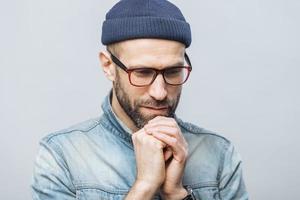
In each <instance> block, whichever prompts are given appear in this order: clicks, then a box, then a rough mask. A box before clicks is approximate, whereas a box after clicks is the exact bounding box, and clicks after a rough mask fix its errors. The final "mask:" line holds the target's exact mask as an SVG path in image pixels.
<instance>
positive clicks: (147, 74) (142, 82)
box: [107, 49, 192, 87]
mask: <svg viewBox="0 0 300 200" xmlns="http://www.w3.org/2000/svg"><path fill="white" fill-rule="evenodd" d="M107 51H108V52H109V53H110V55H111V60H112V61H113V62H114V63H115V64H116V65H117V66H118V67H120V68H121V69H122V70H124V71H125V72H126V73H127V74H128V78H129V82H130V84H131V85H133V86H136V87H145V86H149V85H151V84H152V83H153V82H154V80H155V79H156V77H157V76H158V75H159V74H161V75H162V76H163V78H164V81H165V83H167V84H169V85H173V86H178V85H182V84H184V83H185V82H186V81H187V79H188V78H189V75H190V73H191V71H192V65H191V61H190V59H189V57H188V55H187V54H186V53H184V58H185V61H186V62H187V64H188V65H187V66H171V67H167V68H164V69H161V70H159V69H155V68H146V67H141V68H133V69H128V68H127V67H126V66H125V65H124V64H123V63H122V62H121V61H120V60H119V59H118V58H117V57H116V56H114V55H113V54H112V53H111V52H110V51H109V50H108V49H107Z"/></svg>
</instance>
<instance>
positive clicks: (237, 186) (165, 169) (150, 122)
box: [32, 0, 248, 200]
mask: <svg viewBox="0 0 300 200" xmlns="http://www.w3.org/2000/svg"><path fill="white" fill-rule="evenodd" d="M102 43H103V44H104V45H106V46H107V51H102V52H101V53H100V54H99V58H100V61H101V64H102V67H103V71H104V73H105V75H106V77H107V78H108V79H109V80H111V81H112V84H113V88H112V91H111V93H110V94H109V95H108V96H107V97H106V99H105V100H104V103H103V105H102V109H103V115H102V116H101V117H99V118H97V119H92V120H88V121H85V122H83V123H81V124H78V125H75V126H73V127H70V128H68V129H65V130H61V131H58V132H56V133H53V134H50V135H48V136H47V137H45V138H44V139H43V140H42V141H41V143H40V144H41V146H40V151H39V153H38V156H37V160H36V165H35V171H34V178H33V183H32V191H33V198H34V199H43V200H48V199H49V200H50V199H88V200H94V199H145V200H146V199H171V200H177V199H202V200H209V199H248V196H247V193H246V190H245V186H244V182H243V178H242V169H241V160H240V157H239V155H238V153H237V152H236V150H235V149H234V147H233V145H232V144H231V143H230V142H229V141H228V140H227V139H225V138H224V137H221V136H219V135H217V134H215V133H213V132H210V131H207V130H205V129H203V128H200V127H197V126H195V125H193V124H190V123H186V122H183V121H182V120H180V119H179V118H178V117H177V116H176V115H175V110H176V107H177V105H178V102H179V99H180V94H181V90H182V85H183V84H184V83H185V82H186V81H187V80H188V77H189V74H190V72H191V70H192V66H191V63H190V60H189V58H188V56H187V54H186V52H185V49H186V48H187V47H189V46H190V44H191V31H190V26H189V24H188V23H187V22H186V21H185V18H184V17H183V15H182V13H181V12H180V10H179V9H178V8H177V7H176V6H175V5H173V4H171V3H170V2H168V1H165V0H123V1H120V2H118V3H117V4H116V5H115V6H114V7H113V8H112V9H111V10H110V11H109V12H108V13H107V15H106V20H105V22H104V23H103V27H102Z"/></svg>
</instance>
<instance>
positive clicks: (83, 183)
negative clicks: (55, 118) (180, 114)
mask: <svg viewBox="0 0 300 200" xmlns="http://www.w3.org/2000/svg"><path fill="white" fill-rule="evenodd" d="M102 109H103V114H102V115H101V117H99V118H96V119H90V120H88V121H85V122H82V123H80V124H77V125H74V126H72V127H70V128H67V129H64V130H61V131H58V132H55V133H52V134H50V135H48V136H46V137H45V138H43V139H42V140H41V142H40V149H39V152H38V154H37V158H36V162H35V167H34V174H33V179H32V185H31V189H32V196H33V199H34V200H54V199H57V200H75V199H77V200H83V199H85V200H100V199H101V200H119V199H124V198H125V196H126V194H127V193H128V192H129V190H130V188H131V186H132V185H133V184H134V182H135V179H136V161H135V154H134V148H133V143H132V140H131V134H132V132H131V131H130V130H129V129H128V127H126V126H125V125H124V124H123V123H122V122H121V121H120V120H119V119H118V118H117V116H116V115H115V114H114V113H113V111H112V108H111V104H110V96H109V95H108V96H107V97H106V98H105V101H104V102H103V104H102ZM175 119H176V121H177V123H178V125H179V127H180V128H181V131H182V133H183V135H184V137H185V139H186V141H187V143H188V150H189V154H188V159H187V162H186V166H185V171H184V175H183V185H184V186H190V187H191V188H192V189H193V192H194V194H195V196H196V198H197V199H199V200H221V199H223V200H244V199H248V194H247V192H246V189H245V185H244V181H243V176H242V167H241V158H240V156H239V154H238V153H237V151H236V149H235V148H234V146H233V145H232V143H231V142H230V141H228V140H227V139H225V138H224V137H221V136H219V135H217V134H216V133H214V132H211V131H208V130H205V129H203V128H200V127H197V126H195V125H193V124H191V123H187V122H183V121H182V120H181V119H179V118H177V117H176V116H175ZM153 199H162V198H161V197H160V196H159V192H158V193H157V194H156V195H155V196H154V198H153Z"/></svg>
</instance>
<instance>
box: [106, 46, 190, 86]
mask: <svg viewBox="0 0 300 200" xmlns="http://www.w3.org/2000/svg"><path fill="white" fill-rule="evenodd" d="M107 51H108V52H109V53H110V57H111V60H112V61H113V62H114V63H115V64H116V65H117V66H118V67H120V68H121V69H122V70H124V71H125V72H126V73H127V74H128V78H129V82H130V84H131V85H133V86H136V87H146V86H149V85H151V84H152V83H153V82H154V80H155V79H156V77H157V76H158V75H159V74H161V75H162V76H163V79H164V81H165V83H166V84H169V85H173V86H178V85H182V84H184V83H185V82H186V81H187V80H188V78H189V76H190V73H191V71H192V64H191V61H190V58H189V56H188V55H187V53H186V52H184V59H185V61H186V62H187V64H188V66H171V67H167V68H165V69H155V68H134V69H128V67H126V65H125V64H123V63H122V62H121V61H120V60H119V59H118V58H117V57H116V56H115V55H114V54H112V53H111V51H110V50H109V49H107ZM170 68H172V69H174V68H184V69H187V71H188V74H187V76H186V79H185V80H184V81H183V82H182V83H180V84H171V83H168V81H167V80H166V78H165V75H164V73H165V71H166V70H168V69H170ZM140 69H151V70H153V71H155V72H156V73H155V75H154V76H153V78H152V81H151V82H150V83H149V84H145V85H136V84H133V83H132V82H131V73H132V72H133V71H134V70H140Z"/></svg>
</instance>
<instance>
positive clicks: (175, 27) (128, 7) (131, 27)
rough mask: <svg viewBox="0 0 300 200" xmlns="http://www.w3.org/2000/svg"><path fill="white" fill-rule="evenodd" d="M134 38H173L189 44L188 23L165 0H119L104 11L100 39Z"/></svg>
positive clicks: (120, 39)
mask: <svg viewBox="0 0 300 200" xmlns="http://www.w3.org/2000/svg"><path fill="white" fill-rule="evenodd" d="M136 38H160V39H168V40H175V41H178V42H181V43H183V44H185V46H186V47H189V46H190V44H191V40H192V36H191V30H190V25H189V24H188V23H187V22H186V20H185V18H184V16H183V15H182V13H181V11H180V10H179V9H178V8H177V7H176V6H175V5H174V4H172V3H170V2H169V1H166V0H122V1H119V2H118V3H117V4H116V5H115V6H113V8H112V9H110V11H109V12H108V13H107V14H106V20H105V21H104V22H103V25H102V39H101V40H102V43H103V44H104V45H109V44H112V43H115V42H120V41H124V40H129V39H136Z"/></svg>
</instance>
